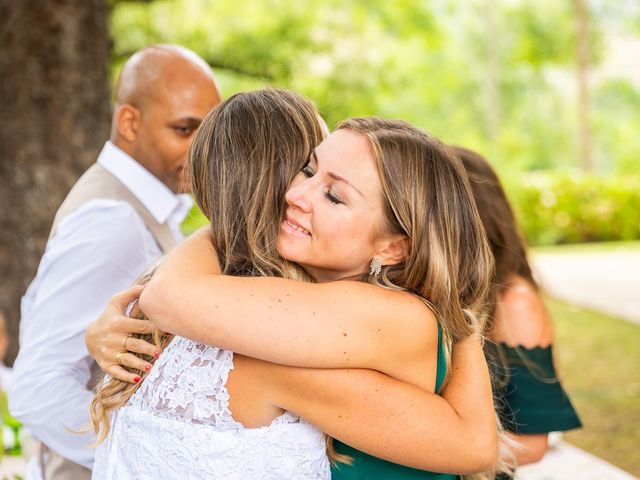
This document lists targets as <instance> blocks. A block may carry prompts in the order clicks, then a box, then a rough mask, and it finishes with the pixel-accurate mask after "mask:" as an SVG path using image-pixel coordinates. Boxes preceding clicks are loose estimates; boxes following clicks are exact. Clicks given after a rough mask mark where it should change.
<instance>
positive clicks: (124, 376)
mask: <svg viewBox="0 0 640 480" xmlns="http://www.w3.org/2000/svg"><path fill="white" fill-rule="evenodd" d="M106 372H107V373H108V374H109V375H111V377H113V378H115V379H116V380H120V381H123V382H127V383H140V380H141V378H142V377H141V375H140V374H139V373H132V372H128V371H126V370H125V369H124V368H122V367H121V366H120V365H117V364H111V366H110V367H109V368H107V370H106ZM136 379H137V380H136Z"/></svg>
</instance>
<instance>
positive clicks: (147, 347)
mask: <svg viewBox="0 0 640 480" xmlns="http://www.w3.org/2000/svg"><path fill="white" fill-rule="evenodd" d="M127 350H128V351H130V352H133V353H140V354H143V355H149V356H150V357H155V358H157V357H158V354H159V353H160V351H159V349H158V347H156V346H155V345H154V344H152V343H149V342H147V341H145V340H142V339H141V338H133V337H129V338H127Z"/></svg>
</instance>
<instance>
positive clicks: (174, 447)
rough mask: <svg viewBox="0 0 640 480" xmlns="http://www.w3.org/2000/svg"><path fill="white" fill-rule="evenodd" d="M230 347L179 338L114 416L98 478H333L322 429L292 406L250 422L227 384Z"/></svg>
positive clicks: (97, 469)
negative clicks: (265, 421)
mask: <svg viewBox="0 0 640 480" xmlns="http://www.w3.org/2000/svg"><path fill="white" fill-rule="evenodd" d="M232 369H233V353H232V352H230V351H227V350H222V349H219V348H216V347H210V346H207V345H202V344H198V343H195V342H192V341H191V340H188V339H185V338H181V337H176V338H175V339H174V340H173V342H171V344H170V345H169V346H168V347H167V349H166V350H165V351H164V352H163V354H162V355H161V356H160V358H159V359H158V360H157V361H156V364H155V365H154V367H153V368H152V369H151V371H150V372H149V374H148V375H147V377H146V378H145V381H144V383H143V384H142V386H141V387H140V388H139V389H138V391H137V392H136V393H135V394H134V395H133V396H132V397H131V399H130V400H129V402H128V403H127V404H126V405H125V406H123V407H122V408H120V409H119V410H118V411H116V412H115V413H114V414H113V416H112V418H111V430H110V432H109V436H108V437H107V439H106V440H105V441H104V442H103V443H102V444H100V446H99V447H98V450H97V452H96V460H95V464H94V468H93V477H92V478H93V479H94V480H127V479H136V480H144V479H149V480H169V479H180V480H184V479H225V480H234V479H238V480H240V479H242V480H250V479H274V480H275V479H283V480H284V479H286V480H290V479H329V478H330V477H331V474H330V466H329V461H328V459H327V455H326V451H325V441H324V436H323V434H322V432H321V431H319V430H318V429H317V428H315V427H314V426H312V425H310V424H309V423H307V422H305V421H304V420H302V419H300V418H299V417H296V416H294V415H292V414H290V413H285V414H283V415H281V416H279V417H277V418H276V419H275V420H274V421H273V422H272V423H271V424H270V425H269V426H265V427H261V428H245V427H243V426H242V425H241V424H240V423H238V422H236V421H235V420H234V419H233V418H232V416H231V412H230V411H229V393H228V392H227V389H226V387H225V384H226V382H227V378H228V375H229V372H230V371H231V370H232Z"/></svg>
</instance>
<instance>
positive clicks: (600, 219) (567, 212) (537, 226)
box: [504, 173, 640, 245]
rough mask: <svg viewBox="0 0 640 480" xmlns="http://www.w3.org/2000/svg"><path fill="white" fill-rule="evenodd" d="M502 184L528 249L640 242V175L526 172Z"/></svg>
mask: <svg viewBox="0 0 640 480" xmlns="http://www.w3.org/2000/svg"><path fill="white" fill-rule="evenodd" d="M504 183H505V187H506V189H507V192H508V195H509V198H510V200H511V202H512V204H513V207H514V210H515V211H516V217H517V219H518V222H519V224H520V227H521V228H522V230H523V233H524V235H525V237H526V239H527V241H528V242H529V244H530V245H557V244H563V243H583V242H603V241H622V240H637V239H640V176H627V177H612V176H606V177H600V176H598V177H596V176H587V175H569V174H566V173H564V174H558V173H553V174H526V175H523V176H521V177H519V178H517V179H513V180H510V181H508V182H507V181H505V182H504Z"/></svg>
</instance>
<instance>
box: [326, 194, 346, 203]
mask: <svg viewBox="0 0 640 480" xmlns="http://www.w3.org/2000/svg"><path fill="white" fill-rule="evenodd" d="M324 196H325V197H326V198H327V200H329V201H330V202H331V203H333V204H334V205H342V202H341V201H340V200H338V198H336V197H334V196H333V195H332V194H331V191H326V192H324Z"/></svg>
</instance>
